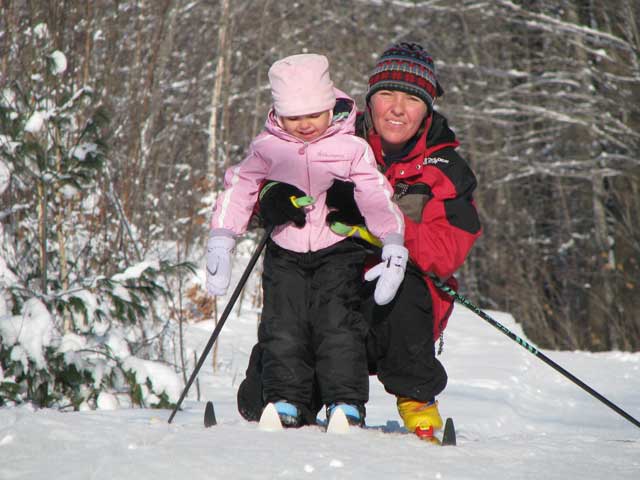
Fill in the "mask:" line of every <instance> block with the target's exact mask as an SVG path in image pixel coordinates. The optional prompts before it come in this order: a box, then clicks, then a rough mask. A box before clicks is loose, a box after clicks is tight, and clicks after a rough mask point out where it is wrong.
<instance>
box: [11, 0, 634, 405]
mask: <svg viewBox="0 0 640 480" xmlns="http://www.w3.org/2000/svg"><path fill="white" fill-rule="evenodd" d="M1 3H2V12H1V15H0V92H1V93H2V95H1V96H0V100H1V101H0V153H1V155H2V156H1V157H0V158H1V161H0V186H1V187H2V188H0V222H1V224H0V226H1V227H2V230H1V231H0V233H1V234H2V247H0V253H1V256H0V267H2V268H0V273H2V274H0V287H2V289H3V290H2V305H4V308H3V309H0V316H2V315H1V314H3V313H4V315H5V318H9V317H11V318H16V317H17V316H21V318H23V319H24V318H27V317H28V315H31V316H32V317H30V318H42V317H41V316H39V315H38V314H36V313H34V312H36V310H37V308H36V307H37V306H38V305H41V306H43V307H44V308H46V311H47V312H48V313H49V314H50V324H51V326H52V329H53V330H52V331H53V336H54V337H55V336H56V335H57V336H58V337H60V338H61V339H66V340H65V341H58V342H57V343H56V342H53V341H51V340H50V339H49V337H46V338H47V339H49V340H47V341H42V342H41V345H39V346H40V347H42V349H43V355H44V357H43V358H44V359H46V361H44V362H43V361H41V360H42V359H40V360H38V359H37V358H31V357H32V356H33V355H31V356H30V354H32V353H33V349H32V350H29V349H28V348H25V350H24V351H22V353H16V349H15V348H14V347H15V346H16V345H18V344H20V338H19V334H18V333H16V332H15V331H13V333H10V332H9V327H8V326H6V325H5V327H2V322H0V336H1V337H2V342H3V345H2V350H0V361H2V365H1V367H2V369H3V370H4V378H5V390H4V394H5V396H6V397H7V398H12V399H13V401H21V400H24V399H27V398H30V399H34V398H39V399H40V403H44V404H49V403H52V402H53V403H55V402H56V401H57V402H60V401H61V400H60V399H61V398H62V397H64V398H66V399H67V400H70V401H71V403H72V405H73V406H74V407H76V408H77V407H78V406H79V405H82V404H83V402H85V401H86V400H87V399H88V398H91V399H92V401H93V402H94V403H95V402H96V401H97V399H98V396H99V388H98V390H96V388H97V387H96V385H97V384H100V383H101V382H102V383H101V384H102V386H103V387H104V385H105V381H106V380H105V378H109V382H107V383H109V384H110V385H111V387H113V388H115V389H116V390H118V389H120V390H122V389H123V388H124V389H127V388H129V389H130V391H129V394H130V396H131V398H132V399H133V400H132V401H133V403H144V401H143V399H144V398H145V395H146V394H148V393H149V392H150V391H155V393H156V394H157V396H156V397H154V400H155V401H156V404H162V403H163V401H167V400H170V399H171V395H170V396H169V397H162V395H161V391H160V390H161V389H158V388H157V386H155V387H154V386H152V385H151V383H152V382H149V381H145V377H144V375H142V376H141V377H136V376H135V374H136V372H138V373H139V372H140V371H141V370H143V369H142V368H141V367H140V363H137V364H136V366H132V364H131V362H129V364H125V363H123V361H122V356H119V355H118V348H116V347H114V344H113V342H111V343H109V342H108V341H105V340H104V338H105V332H107V331H110V332H111V331H113V329H114V328H115V326H114V325H119V327H118V328H121V329H122V334H121V335H120V336H119V337H118V338H120V339H122V340H123V341H124V342H125V343H126V346H123V347H122V351H126V352H127V355H135V356H137V357H136V358H139V359H140V360H141V361H142V360H144V359H153V360H162V361H163V362H165V363H167V364H168V365H170V366H171V367H172V368H174V369H176V371H179V372H181V375H182V376H183V378H184V375H185V372H186V371H188V370H189V366H188V364H189V362H193V359H192V358H190V355H187V354H186V353H185V352H184V351H183V350H182V349H181V348H179V347H180V345H179V344H180V336H179V332H180V325H181V322H183V321H190V320H197V319H207V318H212V317H214V318H215V317H216V316H217V315H218V307H220V308H222V307H223V306H224V303H222V301H223V300H224V299H221V300H220V301H219V302H215V301H212V300H211V299H207V298H206V296H205V295H204V291H203V290H202V289H201V288H200V286H199V282H197V281H194V279H193V277H194V271H195V269H194V266H195V267H201V264H202V263H203V257H204V244H205V242H206V238H207V234H208V221H209V218H210V210H211V205H212V203H213V201H214V200H215V195H216V193H217V192H219V191H220V189H221V185H222V176H223V173H224V170H225V169H226V168H227V167H228V166H230V165H233V164H235V163H237V162H239V161H241V160H242V158H243V156H244V154H245V153H246V148H247V146H248V144H249V142H250V140H251V139H252V138H253V137H254V136H255V135H256V134H257V133H258V132H259V131H260V129H261V128H262V126H263V124H264V119H265V115H266V112H267V110H268V108H269V105H270V94H269V88H268V82H267V75H266V73H267V70H268V68H269V66H270V65H271V63H272V62H273V61H275V60H277V59H279V58H281V57H284V56H286V55H291V54H295V53H301V52H317V53H321V54H324V55H327V56H328V57H329V59H330V62H331V72H332V77H333V80H334V83H335V84H336V85H337V86H338V87H339V88H341V89H342V90H344V91H346V92H348V93H350V94H351V95H352V96H353V97H354V98H356V100H357V102H358V105H359V107H360V108H363V107H364V103H363V98H364V93H365V92H366V84H367V78H368V72H369V71H370V70H371V68H372V66H373V65H374V63H375V61H376V59H377V57H378V55H379V54H380V53H381V52H382V51H383V50H384V49H385V48H386V47H387V46H388V45H390V44H391V43H394V42H398V41H417V42H419V43H421V44H422V45H424V47H425V48H426V49H427V50H428V51H429V52H430V53H431V54H432V55H433V56H434V58H435V61H436V67H437V69H438V75H439V78H440V82H441V84H442V85H443V86H444V89H445V95H444V96H443V97H442V98H441V99H439V100H438V102H437V109H438V110H439V111H441V112H442V113H444V114H445V116H447V117H448V119H449V124H450V126H452V128H453V129H454V130H455V131H456V134H457V136H458V138H459V139H460V140H461V146H460V148H459V151H460V153H461V154H462V155H463V156H464V157H465V158H467V159H468V161H469V163H470V164H471V166H472V168H473V169H474V171H475V172H476V174H477V177H478V181H479V184H478V189H477V193H476V196H475V198H476V202H477V205H478V208H479V211H480V215H481V221H482V224H483V227H484V235H483V236H482V238H481V239H480V240H479V241H478V242H477V244H476V246H475V247H474V249H473V251H472V253H471V255H470V256H469V258H468V261H467V262H466V264H465V266H464V267H463V268H462V269H461V271H460V272H459V278H460V280H461V292H462V293H464V294H465V295H468V296H469V297H470V298H472V299H473V300H474V301H475V302H476V303H478V304H479V305H480V306H481V307H483V308H491V309H496V310H502V311H507V312H511V313H512V314H513V315H514V317H515V318H517V319H518V320H519V321H520V322H522V325H523V328H524V331H525V332H526V334H527V335H528V337H529V338H531V339H532V340H533V341H534V342H537V344H538V345H540V346H541V347H545V348H553V349H584V350H591V351H601V350H618V349H619V350H628V351H637V350H639V349H640V315H639V314H638V312H640V296H639V295H638V291H639V288H640V265H639V260H640V213H639V211H640V208H639V207H640V30H639V24H640V4H639V3H638V2H637V1H634V0H610V1H607V2H601V1H595V0H557V1H550V0H527V1H504V0H491V1H474V0H442V1H439V0H432V1H382V0H369V1H367V0H354V1H325V2H318V1H310V0H299V1H296V2H276V1H272V0H261V1H255V0H237V1H234V2H231V1H230V0H220V1H213V0H209V1H205V0H202V1H177V0H158V1H149V0H137V1H106V0H98V1H92V2H81V1H71V0H69V1H63V0H59V1H43V0H35V1H16V0H2V2H1ZM259 234H260V232H253V233H251V234H249V235H248V237H247V239H248V241H247V242H243V243H241V244H240V248H239V249H238V251H239V254H241V255H244V254H246V253H247V252H250V251H251V249H252V248H253V246H254V245H255V243H254V242H255V239H256V238H257V237H258V236H259ZM188 262H192V263H188ZM258 276H259V269H257V270H256V272H255V274H254V279H253V280H252V281H250V282H249V283H248V286H247V289H245V290H246V291H245V292H244V293H243V296H242V297H241V299H240V300H239V308H242V304H243V302H247V301H249V302H252V304H253V305H254V306H255V305H256V304H259V303H260V295H259V280H258ZM34 299H36V300H37V301H38V302H39V303H37V305H36V304H35V303H34V301H33V300H34ZM160 301H161V302H162V306H159V302H160ZM218 303H220V305H218ZM38 308H39V307H38ZM34 309H35V310H34ZM27 314H28V315H27ZM3 328H4V330H3ZM47 328H48V327H47ZM47 331H48V332H49V330H47ZM50 333H51V332H49V333H47V335H49V336H51V335H50ZM174 334H175V335H174ZM71 335H75V336H76V337H77V338H76V337H74V338H75V341H77V345H80V347H77V348H75V349H74V348H72V347H71V346H69V339H70V338H71ZM89 337H90V338H91V342H92V343H91V347H90V348H89V347H88V346H87V343H86V342H87V338H89ZM80 338H83V339H84V340H80ZM22 342H23V343H24V339H22ZM61 342H62V344H64V345H66V347H65V348H61V347H60V344H61ZM65 342H66V343H65ZM83 342H84V343H83ZM23 346H24V345H23ZM54 346H55V348H53V347H54ZM45 347H47V348H49V347H51V348H50V349H49V350H47V348H45ZM36 350H37V348H36ZM70 351H74V352H76V353H77V352H80V353H78V355H80V356H75V357H73V356H70V355H69V352H70ZM61 352H62V353H65V354H66V355H63V356H62V357H60V356H59V354H60V353H61ZM91 355H93V357H91V358H93V359H92V360H91V362H93V363H91V362H89V363H83V361H88V360H87V359H88V358H89V356H91ZM95 355H98V356H100V357H101V358H103V359H104V362H106V363H105V364H109V365H111V366H112V367H113V368H111V367H110V368H108V369H106V370H105V372H106V373H105V376H104V378H101V379H100V381H96V379H95V374H94V378H93V380H91V381H89V380H88V379H87V376H86V375H90V374H89V373H86V372H90V371H94V372H95V362H96V360H95ZM35 357H37V355H35ZM71 357H73V358H71ZM185 357H188V358H185ZM70 358H71V360H70ZM55 359H58V361H59V365H64V367H61V368H62V370H65V369H66V370H65V371H66V372H67V374H69V375H67V377H65V378H66V380H64V381H61V379H60V376H59V375H57V374H55V373H52V370H51V369H52V368H53V367H52V365H53V364H56V361H54V360H55ZM81 359H83V360H82V361H81ZM191 364H192V363H191ZM36 367H37V368H36ZM89 367H90V368H89ZM69 368H71V370H70V371H69ZM85 368H86V370H83V369H85ZM29 371H30V372H31V373H30V374H29V375H31V376H29V375H27V373H28V372H29ZM1 372H2V370H0V373H1ZM38 372H39V373H38ZM83 372H85V373H83ZM118 372H119V373H118ZM25 376H26V377H25ZM7 379H10V380H11V382H9V380H7ZM0 380H2V375H0ZM12 382H13V383H12ZM60 382H62V383H60ZM65 382H66V383H65ZM10 383H11V388H9V387H8V386H7V385H9V384H10ZM62 384H64V385H66V386H64V387H63V386H61V385H62ZM81 384H82V385H85V387H86V385H89V384H90V385H92V387H91V388H92V389H93V390H92V391H91V392H89V393H87V392H85V391H83V388H84V387H83V388H80V387H79V386H78V385H81ZM0 385H2V384H0ZM52 385H55V387H53V386H52ZM140 388H141V389H142V390H141V391H138V390H139V389H140ZM56 389H57V390H58V391H65V392H66V393H64V394H62V397H60V396H58V397H56V396H55V395H53V393H52V392H53V391H54V390H56ZM65 389H66V390H65ZM137 389H138V390H137ZM154 389H155V390H154ZM72 391H73V392H75V393H69V392H72ZM136 391H137V394H136V395H134V394H133V393H131V392H134V393H135V392H136ZM54 397H55V398H54ZM151 403H153V402H151ZM1 404H2V401H1V397H0V405H1Z"/></svg>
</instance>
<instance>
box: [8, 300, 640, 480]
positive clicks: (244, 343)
mask: <svg viewBox="0 0 640 480" xmlns="http://www.w3.org/2000/svg"><path fill="white" fill-rule="evenodd" d="M221 309H222V307H221ZM235 310H237V309H234V311H235ZM488 313H489V314H490V315H491V316H492V317H493V318H495V319H496V320H497V321H499V322H500V323H502V324H503V325H504V326H506V327H507V328H509V329H510V330H512V331H514V333H516V334H517V335H520V336H522V337H523V338H526V337H524V336H523V335H522V331H521V329H520V327H519V325H518V324H517V323H516V322H515V321H514V320H513V318H512V317H511V316H510V315H508V314H504V313H499V312H488ZM257 315H258V312H257V311H255V310H250V309H247V308H246V307H245V308H243V312H242V314H241V316H240V317H237V316H236V314H235V313H234V314H232V315H231V317H230V318H229V320H228V321H227V323H226V324H225V326H224V328H223V329H222V332H221V334H220V338H219V351H218V362H217V371H216V373H215V374H214V373H213V369H212V366H211V365H212V362H211V359H210V358H209V359H207V361H206V362H205V363H204V367H203V369H202V370H201V372H200V374H199V375H198V383H199V388H200V391H201V394H202V397H201V399H200V400H199V401H198V400H197V398H196V392H197V387H196V384H195V383H194V385H193V386H192V387H191V389H190V392H189V395H188V397H187V400H186V401H185V402H184V404H183V407H184V410H182V411H179V412H178V413H177V414H176V416H175V418H174V420H173V422H172V423H171V424H168V423H167V420H168V417H169V415H170V411H168V410H152V409H130V408H122V407H121V406H120V405H126V402H123V403H120V402H119V399H118V398H117V396H116V395H111V394H109V395H107V394H103V395H101V396H100V398H99V399H98V404H99V405H100V408H101V410H98V411H81V412H75V413H61V412H59V411H56V410H49V409H42V410H35V409H34V408H32V407H30V406H26V405H23V406H18V407H5V408H2V409H0V478H2V479H3V480H4V479H6V480H16V479H21V480H22V479H25V480H26V479H29V480H31V479H40V478H54V479H57V478H64V479H66V480H73V479H78V480H80V479H82V480H84V479H87V478H92V479H109V480H111V479H128V478H136V479H137V480H143V479H149V480H162V479H174V478H190V479H192V480H197V479H207V480H214V479H265V478H283V479H288V478H291V479H300V478H308V479H313V478H317V479H343V478H344V479H346V478H348V479H365V478H366V479H371V480H383V479H384V480H388V479H390V478H419V479H420V478H422V479H456V480H458V479H479V478H485V479H491V480H506V479H513V478H518V479H536V480H538V479H540V478H545V479H562V480H566V479H572V478H580V479H581V480H588V479H594V480H595V479H598V480H600V479H604V478H610V479H616V480H625V479H636V478H640V477H639V472H640V429H639V428H637V427H636V426H634V425H632V424H631V423H630V422H628V421H626V420H625V419H624V418H622V417H621V416H619V415H618V414H616V413H615V412H613V411H612V410H611V409H609V408H608V407H606V406H605V405H604V404H602V403H601V402H599V401H597V400H596V399H594V398H593V397H591V396H590V395H588V394H587V393H586V392H585V391H583V390H582V389H580V388H579V387H578V386H576V385H574V384H573V383H571V382H570V381H569V380H567V379H566V378H564V377H563V376H561V375H560V374H559V373H557V372H555V371H554V370H553V369H551V368H550V367H549V366H547V365H545V364H544V363H543V362H541V361H540V360H538V359H537V358H536V357H535V356H534V355H532V354H531V353H530V352H529V351H527V350H525V349H524V348H522V347H521V346H519V345H518V344H516V343H515V342H514V341H512V340H510V339H509V338H507V337H506V336H505V335H503V334H502V333H500V332H499V331H498V330H496V329H495V328H493V327H492V326H490V325H488V324H487V323H486V322H485V321H483V320H482V319H480V318H479V317H477V316H475V315H474V314H473V313H471V312H470V311H469V310H467V309H465V308H464V307H461V306H456V309H455V311H454V314H453V317H452V319H451V320H450V322H449V327H448V328H447V330H446V334H445V350H444V353H443V355H442V356H441V357H440V358H441V360H442V361H443V362H444V364H445V365H446V367H447V370H448V373H449V385H448V387H447V389H446V390H445V392H444V393H443V394H442V395H441V396H440V397H439V402H440V411H441V413H442V414H443V416H444V417H452V418H453V419H454V420H455V424H456V427H457V439H458V446H457V447H442V448H440V447H435V446H432V445H429V444H426V443H423V442H420V441H419V440H417V439H416V438H414V437H412V436H410V435H405V434H403V433H402V429H401V428H400V423H399V422H400V419H399V417H398V414H397V412H396V409H395V399H394V397H393V396H391V395H389V394H387V393H386V392H385V391H384V390H383V388H382V387H381V385H380V384H379V382H378V381H377V379H376V378H375V377H371V399H370V401H369V403H368V404H367V426H368V428H367V429H365V430H360V429H356V430H353V431H352V432H350V433H349V434H346V435H329V434H325V433H323V432H321V431H320V429H319V428H317V427H305V428H302V429H299V430H285V431H281V432H265V431H260V430H258V429H257V425H256V424H255V423H248V422H246V421H244V420H243V419H242V418H241V417H240V415H239V414H238V412H237V410H236V402H235V395H236V391H237V388H238V385H239V383H240V381H241V380H242V378H243V374H244V370H245V368H246V364H247V359H248V355H249V352H250V349H251V346H252V345H253V343H254V341H255V335H256V318H257ZM213 328H214V325H213V322H211V321H205V322H199V323H195V324H190V325H187V326H186V345H187V348H188V349H191V350H195V351H196V352H201V351H202V349H203V348H204V346H205V345H206V343H207V341H208V340H209V337H210V335H211V332H212V331H213ZM68 341H72V339H71V338H70V339H68ZM544 353H545V354H546V355H547V356H549V357H550V358H551V359H552V360H554V361H556V362H557V363H558V364H560V365H561V366H563V367H564V368H565V369H567V370H568V371H570V372H571V373H572V374H574V375H576V376H577V377H578V378H580V379H581V380H583V381H584V382H586V383H587V384H588V385H590V386H591V387H592V388H594V389H595V390H597V391H598V392H599V393H601V394H602V395H604V396H605V397H607V398H608V399H609V400H611V401H612V402H614V403H615V404H616V405H618V406H619V407H620V408H622V409H623V410H625V411H626V412H628V413H629V414H630V415H632V416H634V417H635V418H640V396H639V395H638V392H639V391H640V353H623V352H605V353H586V352H549V351H545V352H544ZM145 366H146V365H145ZM145 366H142V367H141V366H138V368H137V370H138V371H139V372H141V373H142V372H143V371H144V368H143V367H145ZM155 368H156V367H154V369H155ZM192 368H193V360H191V366H190V367H189V372H188V374H190V373H191V371H192ZM141 370H142V371H141ZM153 377H154V381H159V382H163V381H164V380H166V381H167V382H168V383H167V384H168V385H169V384H170V382H171V381H172V380H171V379H172V378H173V373H172V372H170V369H169V368H167V369H166V371H164V372H160V371H154V372H153ZM171 388H173V393H174V394H175V393H176V391H177V390H176V388H178V387H177V386H176V385H173V386H172V387H171ZM180 388H181V387H180ZM206 400H211V401H213V402H214V405H215V411H216V417H217V420H218V425H216V426H214V427H211V428H209V429H205V428H204V426H203V414H204V406H205V401H206ZM323 416H324V415H323V414H321V418H322V417H323Z"/></svg>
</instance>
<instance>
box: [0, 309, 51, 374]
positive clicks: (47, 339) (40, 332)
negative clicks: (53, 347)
mask: <svg viewBox="0 0 640 480" xmlns="http://www.w3.org/2000/svg"><path fill="white" fill-rule="evenodd" d="M0 313H2V312H0ZM53 331H54V327H53V318H52V317H51V314H50V313H49V311H48V310H47V307H46V306H45V305H44V303H42V302H41V301H40V300H38V299H37V298H31V299H29V300H27V301H26V302H25V304H24V307H23V309H22V314H21V315H0V336H1V337H2V338H3V340H4V343H5V344H7V345H14V344H18V343H19V344H20V346H19V347H17V348H14V349H13V350H12V351H11V357H12V360H16V361H20V362H22V364H23V365H24V367H25V369H28V360H32V361H33V362H34V363H35V365H36V367H38V368H45V366H46V360H45V358H44V348H46V347H48V346H49V345H50V344H51V340H52V338H53Z"/></svg>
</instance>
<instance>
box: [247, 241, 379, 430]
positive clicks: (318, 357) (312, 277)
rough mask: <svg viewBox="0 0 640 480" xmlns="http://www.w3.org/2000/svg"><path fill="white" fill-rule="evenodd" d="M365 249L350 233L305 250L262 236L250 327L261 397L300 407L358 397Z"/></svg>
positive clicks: (362, 394) (364, 383) (365, 392)
mask: <svg viewBox="0 0 640 480" xmlns="http://www.w3.org/2000/svg"><path fill="white" fill-rule="evenodd" d="M365 256H366V251H365V250H364V248H363V247H362V246H361V245H360V244H359V243H358V242H355V241H353V240H352V239H346V240H343V241H341V242H339V243H337V244H335V245H332V246H331V247H327V248H325V249H322V250H319V251H317V252H308V253H297V252H292V251H290V250H286V249H283V248H281V247H279V246H278V245H276V244H275V243H274V242H272V241H269V243H268V244H267V249H266V254H265V258H264V269H263V277H262V282H263V283H262V286H263V290H264V306H263V310H262V318H261V321H260V325H259V328H258V343H259V345H260V347H261V363H262V366H261V370H262V375H261V382H262V400H263V402H264V403H265V404H266V403H268V402H274V401H278V400H287V401H289V402H290V403H293V404H295V405H297V406H299V407H301V408H302V410H303V411H305V413H306V411H309V412H312V410H313V409H314V408H316V407H315V405H314V406H313V407H312V403H313V402H314V401H317V402H319V403H320V404H321V405H322V404H330V403H333V402H337V401H342V402H349V403H361V404H364V403H366V401H367V400H368V396H369V378H368V371H367V355H366V342H365V336H366V334H367V325H366V323H365V321H364V319H363V317H362V314H361V312H360V307H361V303H362V302H361V296H360V287H361V284H362V268H363V264H364V260H365ZM311 414H312V416H313V419H314V421H315V416H314V415H313V412H312V413H311Z"/></svg>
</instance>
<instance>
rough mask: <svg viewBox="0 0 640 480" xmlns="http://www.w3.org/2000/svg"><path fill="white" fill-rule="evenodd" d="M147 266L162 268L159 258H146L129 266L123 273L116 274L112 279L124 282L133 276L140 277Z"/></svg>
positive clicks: (155, 268)
mask: <svg viewBox="0 0 640 480" xmlns="http://www.w3.org/2000/svg"><path fill="white" fill-rule="evenodd" d="M147 268H151V269H153V270H160V263H159V262H158V260H145V261H144V262H140V263H137V264H135V265H133V266H131V267H129V268H127V269H126V270H125V271H124V272H122V273H118V274H116V275H114V276H113V277H111V279H112V280H113V281H115V282H124V281H126V280H129V279H132V278H139V277H140V275H142V273H143V272H144V271H145V270H146V269H147Z"/></svg>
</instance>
